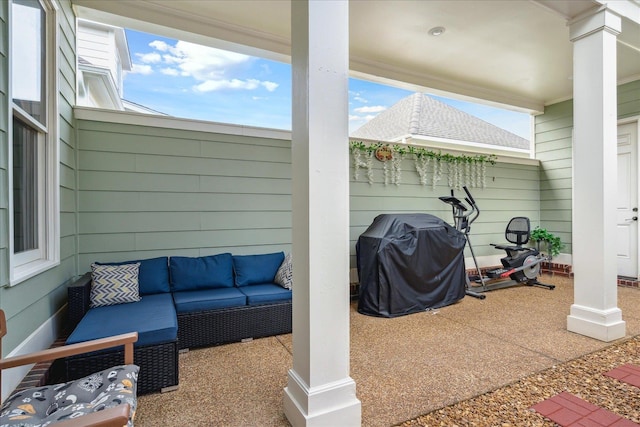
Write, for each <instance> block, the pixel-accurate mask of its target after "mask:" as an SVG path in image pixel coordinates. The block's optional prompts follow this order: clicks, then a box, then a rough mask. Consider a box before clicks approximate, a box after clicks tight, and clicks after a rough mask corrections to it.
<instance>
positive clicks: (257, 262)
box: [233, 252, 284, 286]
mask: <svg viewBox="0 0 640 427" xmlns="http://www.w3.org/2000/svg"><path fill="white" fill-rule="evenodd" d="M282 261H284V252H276V253H272V254H260V255H234V256H233V270H234V272H235V276H236V286H248V285H257V284H261V283H273V278H274V277H275V276H276V272H277V271H278V268H279V267H280V265H281V264H282Z"/></svg>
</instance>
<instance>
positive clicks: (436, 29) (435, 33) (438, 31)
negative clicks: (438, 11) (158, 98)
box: [429, 27, 446, 37]
mask: <svg viewBox="0 0 640 427" xmlns="http://www.w3.org/2000/svg"><path fill="white" fill-rule="evenodd" d="M445 30H446V29H445V28H444V27H433V28H432V29H430V30H429V35H432V36H434V37H438V36H440V35H442V33H444V32H445Z"/></svg>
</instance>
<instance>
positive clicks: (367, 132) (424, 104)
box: [351, 93, 529, 149]
mask: <svg viewBox="0 0 640 427" xmlns="http://www.w3.org/2000/svg"><path fill="white" fill-rule="evenodd" d="M404 136H413V137H416V136H421V137H427V138H428V137H435V138H444V139H449V140H454V141H466V142H476V143H482V144H489V145H495V146H500V147H506V148H519V149H529V141H528V140H526V139H525V138H522V137H520V136H518V135H515V134H513V133H511V132H509V131H507V130H505V129H502V128H499V127H498V126H495V125H492V124H491V123H488V122H485V121H484V120H482V119H479V118H478V117H475V116H472V115H471V114H468V113H466V112H464V111H462V110H459V109H457V108H454V107H452V106H450V105H448V104H445V103H444V102H441V101H438V100H437V99H435V98H432V97H431V96H429V95H426V94H423V93H415V94H413V95H410V96H408V97H406V98H403V99H401V100H400V101H398V102H397V103H396V104H394V105H393V106H391V107H390V108H389V109H387V110H385V111H383V112H382V113H380V114H378V115H377V116H376V117H374V118H373V119H371V120H370V121H369V122H368V123H365V124H364V125H362V126H361V127H360V128H359V129H357V130H356V131H355V132H353V133H352V134H351V137H353V138H363V139H373V140H379V141H391V140H397V139H399V138H402V137H404Z"/></svg>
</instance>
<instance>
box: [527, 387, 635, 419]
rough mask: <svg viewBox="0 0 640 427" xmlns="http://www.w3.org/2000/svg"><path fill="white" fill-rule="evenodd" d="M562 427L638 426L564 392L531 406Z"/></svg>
mask: <svg viewBox="0 0 640 427" xmlns="http://www.w3.org/2000/svg"><path fill="white" fill-rule="evenodd" d="M531 409H533V410H534V411H536V412H538V413H540V414H542V415H544V416H545V417H547V418H548V419H550V420H551V421H553V422H555V423H556V424H559V425H560V426H562V427H603V426H615V427H638V426H640V424H636V423H634V422H632V421H629V420H628V419H626V418H623V417H621V416H619V415H618V414H615V413H613V412H611V411H608V410H606V409H603V408H600V407H598V406H596V405H594V404H592V403H589V402H587V401H586V400H582V399H580V398H579V397H577V396H574V395H572V394H570V393H566V392H562V393H560V394H557V395H555V396H553V397H551V398H549V399H547V400H545V401H543V402H540V403H538V404H536V405H534V406H532V407H531Z"/></svg>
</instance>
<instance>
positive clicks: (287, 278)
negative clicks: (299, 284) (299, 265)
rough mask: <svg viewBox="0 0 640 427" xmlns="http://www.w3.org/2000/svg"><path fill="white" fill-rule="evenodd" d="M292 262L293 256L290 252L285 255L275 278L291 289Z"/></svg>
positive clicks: (276, 281) (278, 282)
mask: <svg viewBox="0 0 640 427" xmlns="http://www.w3.org/2000/svg"><path fill="white" fill-rule="evenodd" d="M291 262H292V257H291V254H290V253H288V254H287V256H286V257H284V261H282V264H281V265H280V268H278V271H277V272H276V277H275V279H274V280H273V281H274V282H275V283H277V284H278V285H280V286H282V287H283V288H285V289H289V290H291V289H292V288H293V265H292V264H291Z"/></svg>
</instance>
